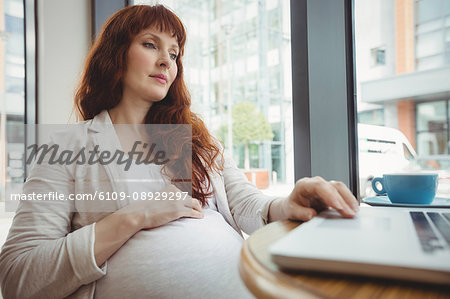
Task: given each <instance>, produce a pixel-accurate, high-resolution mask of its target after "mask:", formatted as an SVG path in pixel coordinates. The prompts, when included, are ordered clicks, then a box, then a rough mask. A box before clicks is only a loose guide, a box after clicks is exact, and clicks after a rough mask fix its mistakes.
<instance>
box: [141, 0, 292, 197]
mask: <svg viewBox="0 0 450 299" xmlns="http://www.w3.org/2000/svg"><path fill="white" fill-rule="evenodd" d="M154 2H155V1H145V0H144V1H143V0H139V1H134V4H153V3H154ZM157 2H158V3H161V4H164V5H166V6H168V7H170V8H171V9H172V10H173V11H174V12H175V13H176V14H177V15H178V16H179V17H180V18H181V19H182V21H183V23H184V24H185V25H186V27H187V31H188V39H187V44H186V50H185V57H184V59H183V63H184V69H185V80H186V83H187V85H188V88H189V90H190V92H191V96H192V108H193V110H194V111H195V112H197V113H198V114H200V115H201V116H202V118H203V120H204V121H205V123H206V125H207V126H208V128H209V129H210V131H211V132H212V133H213V135H215V136H216V137H218V138H219V139H221V141H222V142H223V143H224V145H225V148H226V149H227V150H229V151H230V152H232V154H233V157H234V159H235V161H236V163H237V164H238V167H239V168H241V169H243V170H244V172H245V173H246V175H247V177H248V179H249V180H250V181H253V183H255V184H256V186H257V187H258V188H260V189H262V190H263V191H264V192H266V193H271V194H277V195H280V192H289V191H290V190H291V188H292V184H293V182H294V171H293V168H292V166H291V165H293V159H294V157H293V150H292V144H293V143H292V112H291V110H292V104H291V103H292V96H291V92H290V91H291V73H290V65H291V61H290V38H289V37H290V24H289V19H290V14H289V2H290V1H289V0H280V1H266V2H260V1H257V0H246V1H221V0H215V1H211V0H198V1H187V0H177V1H169V0H167V1H157ZM261 3H265V4H264V5H261ZM282 20H283V21H282ZM195 74H201V80H196V76H195ZM245 115H247V117H253V118H254V119H253V120H252V122H250V123H259V124H261V125H260V128H259V130H253V132H255V131H258V135H254V134H250V133H252V132H247V131H246V130H249V129H248V128H246V125H245V124H244V122H243V121H244V120H245ZM261 127H263V128H264V129H261ZM229 128H230V129H229ZM230 132H231V135H232V136H231V137H230V136H228V134H229V133H230ZM237 133H239V134H237ZM245 134H247V135H248V136H249V137H245V138H238V137H236V136H241V137H242V135H244V136H245ZM286 184H287V185H290V187H288V188H283V186H284V185H286ZM280 190H281V191H280Z"/></svg>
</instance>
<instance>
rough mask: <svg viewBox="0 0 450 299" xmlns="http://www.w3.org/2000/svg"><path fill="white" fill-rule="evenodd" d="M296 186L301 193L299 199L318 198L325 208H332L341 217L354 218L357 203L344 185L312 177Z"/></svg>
mask: <svg viewBox="0 0 450 299" xmlns="http://www.w3.org/2000/svg"><path fill="white" fill-rule="evenodd" d="M296 185H297V186H296V187H298V190H299V191H300V193H301V194H299V195H300V196H299V197H300V198H302V197H303V198H309V199H317V198H319V199H321V200H322V201H323V202H324V203H325V205H326V206H328V207H332V208H334V209H335V210H337V211H338V212H339V213H340V214H341V215H342V216H344V217H353V216H355V213H356V211H357V210H356V207H357V201H356V199H355V198H354V196H353V194H352V193H351V192H350V190H348V188H347V186H345V184H343V183H341V182H335V181H331V182H327V181H326V180H324V179H323V178H321V177H313V178H303V179H300V180H299V181H297V183H296ZM355 204H356V205H355ZM307 206H311V205H310V204H308V205H307Z"/></svg>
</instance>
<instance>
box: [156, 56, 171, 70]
mask: <svg viewBox="0 0 450 299" xmlns="http://www.w3.org/2000/svg"><path fill="white" fill-rule="evenodd" d="M158 64H159V66H160V67H166V68H168V69H169V68H170V64H171V61H170V57H169V54H162V55H161V57H160V58H159V60H158Z"/></svg>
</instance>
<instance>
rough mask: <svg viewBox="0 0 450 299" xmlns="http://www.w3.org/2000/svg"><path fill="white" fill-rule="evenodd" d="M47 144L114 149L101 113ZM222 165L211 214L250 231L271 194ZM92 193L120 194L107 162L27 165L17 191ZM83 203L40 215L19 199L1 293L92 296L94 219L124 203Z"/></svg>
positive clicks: (0, 268) (0, 275) (118, 177)
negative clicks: (103, 206) (93, 208)
mask: <svg viewBox="0 0 450 299" xmlns="http://www.w3.org/2000/svg"><path fill="white" fill-rule="evenodd" d="M52 142H54V143H55V144H58V145H60V146H61V147H64V148H68V149H76V148H77V147H78V148H81V147H83V146H86V147H87V148H93V145H96V144H98V145H100V146H101V147H102V148H103V149H109V150H111V151H112V152H114V150H115V149H117V148H120V147H118V146H119V141H118V138H117V136H116V134H115V132H114V129H113V127H112V123H111V119H110V117H109V114H108V112H107V111H103V112H102V113H100V114H99V115H97V116H96V117H95V118H94V119H92V120H88V121H84V122H80V123H78V124H77V125H74V126H73V127H72V128H71V129H70V130H68V131H63V132H59V133H56V134H54V135H53V137H52ZM224 162H225V163H224V170H223V172H222V173H221V174H220V175H219V174H212V185H213V188H214V191H215V197H216V201H217V208H218V211H219V212H220V213H221V214H222V215H223V217H224V219H225V221H226V222H227V223H228V224H230V225H231V226H232V227H233V228H234V229H235V230H236V231H237V232H238V233H239V234H241V230H243V231H244V232H246V233H251V232H253V231H254V230H256V229H257V228H259V227H261V226H263V225H264V224H265V223H266V220H267V214H268V209H269V205H270V202H272V201H273V200H274V199H275V198H271V197H267V196H265V195H263V194H262V193H261V192H260V191H259V190H258V189H257V188H256V187H255V186H253V185H252V184H250V183H249V182H248V181H247V179H246V178H245V176H244V174H243V173H242V171H240V170H239V169H237V168H236V166H235V165H234V163H233V162H232V160H231V159H228V158H225V161H224ZM86 178H89V179H86ZM96 190H103V191H115V192H127V184H126V173H125V171H124V170H123V169H120V168H119V167H117V166H116V167H115V166H114V165H112V164H109V165H100V164H98V163H97V164H93V165H89V166H87V167H86V166H77V165H74V164H72V165H65V166H60V165H58V166H55V165H48V164H45V163H42V164H39V165H35V166H34V167H33V168H32V170H31V172H30V175H29V177H28V178H27V181H26V183H25V184H24V193H25V194H28V193H31V192H33V191H41V192H48V191H58V192H61V193H66V194H68V193H72V194H76V193H84V194H87V193H94V192H95V191H96ZM84 204H85V202H83V201H80V202H78V201H77V202H74V201H62V202H58V203H52V205H51V206H49V207H50V209H51V211H49V212H46V213H43V212H42V211H39V209H43V208H42V207H41V206H39V205H34V206H32V207H31V204H30V203H29V202H21V203H20V204H19V208H18V210H17V211H16V215H15V217H14V220H13V223H12V226H11V229H10V231H9V235H8V238H7V240H6V242H5V244H4V246H3V248H2V251H1V253H0V281H1V289H2V293H3V296H4V298H63V297H66V296H68V297H70V298H93V297H94V292H95V282H96V280H97V279H99V278H101V277H102V276H104V275H106V272H107V262H105V264H104V265H103V266H102V267H101V268H99V267H98V266H97V265H96V262H95V258H94V239H95V234H94V229H95V223H96V221H99V220H100V219H102V218H104V217H105V216H106V215H108V214H109V213H111V212H112V211H114V210H117V209H120V208H121V207H123V206H125V205H126V204H127V203H126V202H123V201H115V202H114V205H115V206H114V207H113V209H112V211H110V212H97V213H86V212H82V211H86V207H84V206H83V205H84ZM110 204H111V203H110ZM30 207H31V208H30ZM49 207H47V208H46V209H47V210H46V211H48V209H49Z"/></svg>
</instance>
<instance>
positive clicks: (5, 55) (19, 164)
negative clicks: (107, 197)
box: [0, 0, 25, 237]
mask: <svg viewBox="0 0 450 299" xmlns="http://www.w3.org/2000/svg"><path fill="white" fill-rule="evenodd" d="M23 11H24V7H23V1H21V0H4V1H2V5H0V14H2V19H3V22H0V38H1V39H0V65H1V68H0V93H1V94H0V97H1V99H0V218H1V213H2V211H4V208H3V207H2V204H3V202H4V200H5V198H4V195H5V192H4V191H5V188H6V187H7V186H8V188H18V189H19V188H21V185H22V183H23V180H24V165H23V152H24V140H25V139H24V136H25V135H24V131H23V124H24V114H25V55H24V53H25V50H24V49H25V47H24V16H23ZM0 237H2V236H0Z"/></svg>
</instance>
